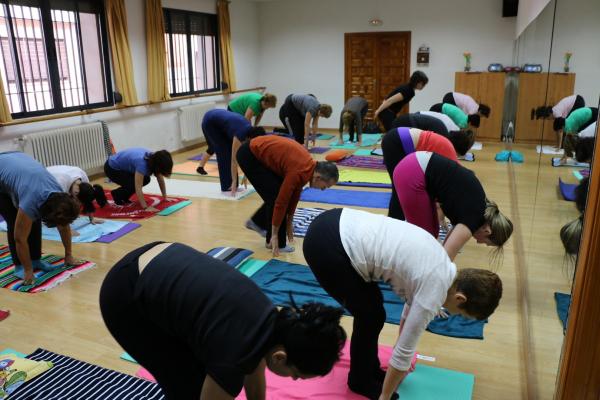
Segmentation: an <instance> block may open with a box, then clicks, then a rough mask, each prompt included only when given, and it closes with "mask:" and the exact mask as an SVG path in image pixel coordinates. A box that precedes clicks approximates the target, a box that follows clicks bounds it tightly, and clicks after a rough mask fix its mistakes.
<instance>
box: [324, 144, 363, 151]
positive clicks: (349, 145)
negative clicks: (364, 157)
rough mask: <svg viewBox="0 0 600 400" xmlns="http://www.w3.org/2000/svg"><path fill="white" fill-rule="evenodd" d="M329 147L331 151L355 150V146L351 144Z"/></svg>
mask: <svg viewBox="0 0 600 400" xmlns="http://www.w3.org/2000/svg"><path fill="white" fill-rule="evenodd" d="M329 147H331V148H332V149H347V150H354V149H356V148H357V146H356V145H354V144H352V143H344V144H331V145H329Z"/></svg>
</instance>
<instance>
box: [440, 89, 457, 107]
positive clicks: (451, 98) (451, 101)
mask: <svg viewBox="0 0 600 400" xmlns="http://www.w3.org/2000/svg"><path fill="white" fill-rule="evenodd" d="M442 103H448V104H452V105H453V106H455V105H456V101H454V94H453V93H452V92H448V93H446V94H445V95H444V98H443V99H442Z"/></svg>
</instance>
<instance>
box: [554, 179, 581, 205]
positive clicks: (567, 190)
mask: <svg viewBox="0 0 600 400" xmlns="http://www.w3.org/2000/svg"><path fill="white" fill-rule="evenodd" d="M558 188H559V189H560V194H561V195H562V197H563V199H565V200H567V201H575V189H576V188H577V185H575V184H571V183H565V182H563V181H562V179H560V178H558Z"/></svg>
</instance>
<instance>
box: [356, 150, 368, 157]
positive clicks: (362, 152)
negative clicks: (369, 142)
mask: <svg viewBox="0 0 600 400" xmlns="http://www.w3.org/2000/svg"><path fill="white" fill-rule="evenodd" d="M354 155H355V156H370V155H371V150H369V149H358V150H356V151H355V152H354Z"/></svg>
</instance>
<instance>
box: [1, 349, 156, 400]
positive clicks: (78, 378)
mask: <svg viewBox="0 0 600 400" xmlns="http://www.w3.org/2000/svg"><path fill="white" fill-rule="evenodd" d="M27 358H28V359H30V360H35V361H51V362H52V363H53V364H54V366H53V367H52V368H51V369H50V370H49V371H48V372H45V373H44V374H42V375H40V376H39V377H37V378H36V379H33V380H31V381H29V382H26V383H25V384H23V386H21V387H19V388H18V389H17V390H16V391H15V392H14V393H13V394H12V395H11V396H10V399H11V400H32V399H86V400H96V399H97V400H107V399H112V400H117V399H144V400H162V399H164V398H165V396H164V395H163V393H162V391H161V389H160V387H159V386H158V385H157V384H155V383H152V382H148V381H146V380H143V379H139V378H136V377H133V376H130V375H126V374H122V373H120V372H117V371H113V370H110V369H106V368H102V367H99V366H97V365H93V364H88V363H86V362H83V361H79V360H76V359H74V358H71V357H67V356H63V355H60V354H56V353H53V352H51V351H48V350H44V349H37V350H36V351H34V352H33V353H32V354H30V355H29V356H27Z"/></svg>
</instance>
